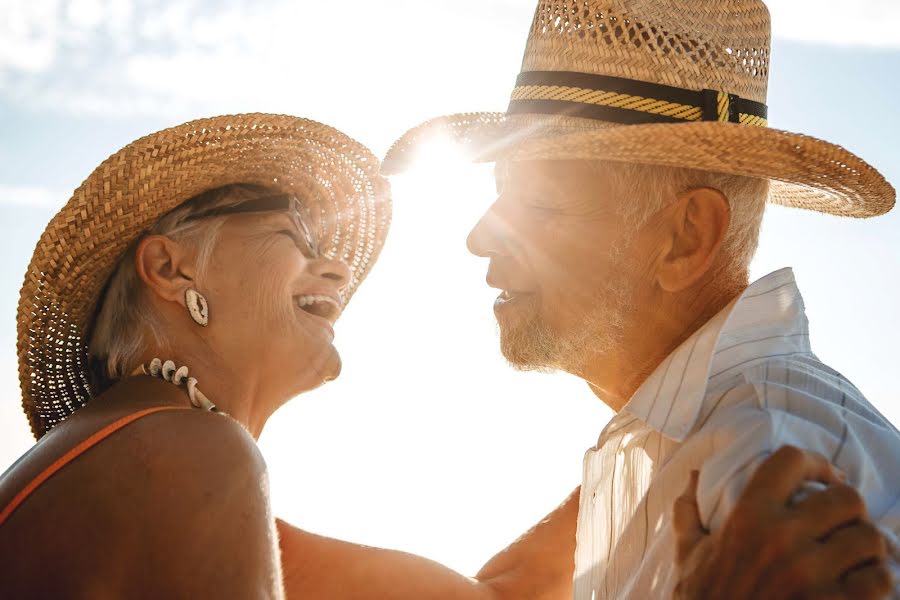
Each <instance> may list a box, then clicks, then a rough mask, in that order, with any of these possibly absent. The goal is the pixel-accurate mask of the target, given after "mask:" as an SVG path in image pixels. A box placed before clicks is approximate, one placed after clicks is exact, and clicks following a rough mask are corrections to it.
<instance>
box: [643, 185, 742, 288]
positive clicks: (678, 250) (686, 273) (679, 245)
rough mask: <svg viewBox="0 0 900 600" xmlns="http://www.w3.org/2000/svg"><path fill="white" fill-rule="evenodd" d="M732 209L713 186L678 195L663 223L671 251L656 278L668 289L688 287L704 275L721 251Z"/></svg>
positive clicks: (663, 261) (665, 257)
mask: <svg viewBox="0 0 900 600" xmlns="http://www.w3.org/2000/svg"><path fill="white" fill-rule="evenodd" d="M730 222H731V209H730V207H729V206H728V199H727V198H726V197H725V195H724V194H723V193H722V192H720V191H719V190H717V189H714V188H708V187H703V188H696V189H692V190H688V191H686V192H683V193H681V194H679V195H678V198H677V200H676V201H675V202H674V203H673V206H672V210H671V211H670V212H669V214H668V219H667V220H666V223H665V225H664V227H665V230H666V236H667V237H668V238H669V239H668V242H669V251H668V252H667V253H666V255H665V256H664V257H663V258H662V262H661V264H660V267H659V270H658V271H657V281H658V282H659V285H660V287H662V288H663V289H664V290H666V291H667V292H673V293H674V292H680V291H682V290H685V289H687V288H689V287H691V286H692V285H694V284H695V283H696V282H697V281H699V280H700V279H701V278H702V277H703V275H705V274H706V273H707V272H708V271H709V269H710V268H711V267H712V265H713V262H714V261H715V259H716V256H717V255H718V253H719V250H720V248H721V247H722V243H723V242H724V241H725V236H726V235H727V233H728V226H729V223H730Z"/></svg>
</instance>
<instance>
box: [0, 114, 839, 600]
mask: <svg viewBox="0 0 900 600" xmlns="http://www.w3.org/2000/svg"><path fill="white" fill-rule="evenodd" d="M389 222H390V197H389V188H388V186H387V184H386V182H385V181H384V180H383V179H382V178H381V176H380V175H379V173H378V161H377V160H375V158H374V157H373V156H372V155H371V153H370V152H369V151H368V150H367V149H365V148H364V147H362V146H361V145H359V144H358V143H356V142H355V141H353V140H351V139H350V138H348V137H346V136H345V135H343V134H342V133H340V132H338V131H335V130H334V129H332V128H330V127H327V126H324V125H321V124H318V123H314V122H312V121H308V120H304V119H299V118H295V117H286V116H274V115H261V114H254V115H237V116H226V117H217V118H211V119H204V120H200V121H194V122H191V123H187V124H184V125H181V126H179V127H174V128H171V129H168V130H164V131H161V132H158V133H155V134H152V135H150V136H147V137H145V138H142V139H140V140H137V141H136V142H134V143H132V144H129V145H128V146H126V147H125V148H123V149H122V150H120V151H119V152H117V153H116V154H114V155H113V156H112V157H110V158H109V159H108V160H106V161H105V162H103V163H102V164H101V165H100V166H99V167H98V168H97V169H96V170H95V171H94V172H93V173H92V174H91V175H90V177H88V179H87V180H86V181H85V182H84V184H82V186H81V187H79V188H78V190H76V192H75V194H74V195H73V197H72V199H71V200H70V201H69V203H68V204H67V205H66V206H65V207H64V208H63V209H62V210H61V211H60V212H59V214H57V215H56V217H55V218H54V219H53V220H52V221H51V222H50V224H49V226H48V227H47V229H46V231H45V232H44V234H43V236H42V237H41V239H40V242H39V243H38V245H37V249H36V251H35V254H34V257H33V259H32V262H31V265H30V266H29V268H28V272H27V276H26V280H25V284H24V287H23V289H22V293H21V299H20V304H19V311H18V332H19V335H18V354H19V370H20V377H21V385H22V392H23V406H24V409H25V412H26V414H27V416H28V418H29V421H30V423H31V427H32V430H33V432H34V434H35V436H36V437H37V438H38V443H37V444H36V445H35V446H34V447H33V448H32V449H31V450H30V451H29V452H28V453H27V454H26V455H25V456H23V457H22V458H21V459H20V460H19V461H18V462H17V463H16V464H14V465H13V466H12V467H11V468H10V469H9V470H8V471H7V472H6V474H5V475H4V476H3V477H2V479H0V564H2V566H3V578H2V581H0V595H2V596H3V597H9V598H142V597H148V598H150V597H152V598H169V597H178V598H281V597H283V596H284V595H285V591H287V595H288V596H290V597H308V598H381V599H384V598H398V599H399V598H417V599H423V598H460V599H462V598H469V599H473V600H475V599H500V598H528V597H534V598H538V597H540V598H566V597H567V596H569V595H570V594H571V580H572V553H573V550H574V529H575V514H576V512H577V505H578V494H577V491H576V493H575V494H573V495H572V496H571V497H570V498H569V500H567V501H566V502H565V503H564V504H563V505H562V506H561V507H560V508H559V509H558V510H557V511H555V512H554V513H552V514H551V515H550V516H549V517H548V518H547V519H546V520H544V521H543V522H542V523H541V524H540V525H538V526H537V527H535V528H534V529H532V530H531V531H530V532H528V533H527V534H526V535H525V536H523V537H522V538H521V539H520V540H519V541H517V542H516V543H515V544H513V545H512V546H510V548H508V549H507V550H506V551H504V552H502V553H501V554H499V555H498V556H497V557H495V558H494V559H493V560H491V561H490V562H489V563H488V565H486V566H485V568H484V569H483V570H482V572H481V573H480V574H479V576H478V577H477V578H474V579H470V578H466V577H463V576H461V575H458V574H457V573H454V572H452V571H450V570H448V569H445V568H444V567H441V566H440V565H437V564H435V563H433V562H431V561H427V560H425V559H421V558H419V557H414V556H411V555H408V554H404V553H400V552H393V551H388V550H380V549H375V548H367V547H363V546H358V545H354V544H349V543H345V542H340V541H337V540H331V539H328V538H322V537H318V536H314V535H312V534H309V533H306V532H304V531H301V530H299V529H296V528H294V527H291V526H290V525H288V524H286V523H283V522H281V521H278V522H277V524H276V521H275V520H274V519H273V517H272V515H271V513H270V505H269V498H268V485H267V479H266V467H265V464H264V461H263V459H262V457H261V456H260V453H259V450H258V449H257V447H256V444H255V438H256V437H257V436H258V435H259V434H260V432H261V431H262V429H263V427H264V425H265V423H266V420H267V419H268V418H269V416H270V415H272V413H273V412H274V411H275V410H276V409H277V408H278V407H279V406H281V405H282V404H284V403H285V402H287V401H288V400H289V399H291V398H292V397H295V396H297V395H298V394H301V393H303V392H306V391H309V390H312V389H313V388H316V387H317V386H319V385H321V384H322V383H324V382H327V381H329V380H331V379H334V378H335V377H337V376H338V374H339V373H340V369H341V362H340V358H339V355H338V353H337V351H336V350H335V348H334V345H333V336H334V333H333V330H332V324H333V323H334V321H335V319H337V318H338V316H339V315H340V314H341V311H342V310H343V308H344V306H345V305H346V303H347V301H348V300H349V299H350V298H351V296H352V295H353V293H354V291H355V290H356V289H357V287H358V285H359V284H360V282H361V281H362V280H363V279H364V277H365V276H366V274H367V273H368V272H369V269H370V268H371V266H372V264H373V262H374V261H375V259H376V258H377V256H378V254H379V251H380V250H381V247H382V245H383V243H384V239H385V235H386V233H387V230H388V225H389ZM776 458H778V456H776ZM788 458H790V459H791V460H793V461H794V465H795V469H794V470H793V472H792V474H791V475H790V476H788V477H787V478H786V477H785V476H784V473H786V471H785V470H784V469H782V468H778V469H776V470H775V471H773V474H771V475H770V479H769V480H768V481H766V482H763V483H761V485H760V486H753V485H751V486H750V489H751V490H753V489H757V491H758V489H759V488H760V487H762V488H766V487H771V486H772V481H771V477H772V476H775V477H776V478H777V479H780V480H781V485H782V486H785V485H786V486H787V487H788V488H789V487H791V486H792V485H794V484H796V483H797V482H796V481H794V480H793V479H797V481H799V480H802V479H803V478H807V477H813V478H819V479H823V478H824V479H827V478H829V477H832V476H833V474H831V473H830V472H827V471H828V470H827V467H823V465H822V464H821V463H820V462H817V461H816V460H815V459H814V458H810V457H804V456H803V455H794V456H793V457H792V458H791V457H788ZM784 459H785V457H784V456H781V458H780V460H784ZM788 479H790V480H788ZM684 506H685V507H686V508H685V510H686V511H687V512H685V514H686V515H688V517H686V518H685V519H683V520H684V522H685V523H686V525H685V528H684V531H685V532H686V533H685V536H686V537H685V539H686V540H687V541H685V542H684V548H685V551H684V553H683V554H684V556H685V557H688V556H689V555H690V554H691V553H693V554H696V555H704V556H709V555H713V554H715V552H712V550H714V549H716V548H718V546H717V542H716V541H715V540H710V539H703V538H704V536H703V535H702V528H700V527H699V525H697V524H694V523H692V521H691V519H690V518H689V516H690V515H691V514H692V513H691V506H692V504H691V503H690V502H687V503H686V504H684ZM751 509H753V506H750V507H749V508H748V511H746V512H747V514H751V513H752V514H756V513H754V510H751ZM757 512H758V511H757ZM745 516H746V515H745ZM788 518H792V519H794V520H795V521H796V520H797V515H791V514H783V515H777V516H772V517H771V518H767V519H766V522H765V523H763V524H762V526H761V528H760V531H763V532H764V531H767V529H766V527H769V528H771V527H775V526H777V525H778V524H779V520H778V519H788ZM757 541H758V542H760V543H764V541H765V536H763V535H760V536H759V539H758V540H757ZM279 542H280V546H281V547H280V551H279ZM748 543H749V542H748ZM732 547H734V544H732ZM695 548H696V550H695ZM700 548H703V550H700ZM747 549H748V546H747V545H746V544H745V545H744V546H741V547H740V550H741V551H742V552H743V551H746V550H747ZM751 550H752V548H751ZM783 550H784V551H788V550H790V546H789V545H788V546H785V547H784V549H783ZM783 554H784V552H782V553H781V554H779V553H778V552H775V553H772V554H771V560H770V561H769V562H764V561H761V562H760V565H759V567H758V568H759V572H760V573H762V572H765V569H771V568H774V567H773V563H777V561H778V560H779V559H780V557H782V556H783ZM722 556H723V560H726V561H727V560H729V559H733V558H734V556H735V555H734V554H732V555H728V554H727V552H726V553H724V554H722ZM695 563H696V561H694V562H691V561H688V560H685V572H686V581H688V582H691V581H693V582H694V583H696V582H697V581H700V582H701V583H702V584H703V585H706V582H708V581H709V580H710V579H711V578H712V577H714V576H715V575H716V574H717V573H718V572H719V571H721V569H718V570H717V568H716V565H714V564H710V561H708V560H707V561H705V562H704V563H703V564H695ZM732 563H734V561H733V560H732ZM777 566H778V564H775V567H777ZM744 571H747V569H744ZM723 572H724V571H723ZM768 572H770V573H771V570H770V571H768ZM692 574H693V579H692V578H691V575H692ZM751 574H752V573H751ZM744 578H745V579H747V577H746V573H745V577H744ZM684 589H693V588H688V587H685V588H684ZM698 589H702V586H701V587H700V588H698ZM751 589H752V588H751Z"/></svg>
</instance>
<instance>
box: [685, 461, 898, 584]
mask: <svg viewBox="0 0 900 600" xmlns="http://www.w3.org/2000/svg"><path fill="white" fill-rule="evenodd" d="M698 477H699V474H698V473H697V472H696V471H695V472H694V473H693V474H692V477H691V482H690V483H689V485H688V488H687V490H686V491H685V493H684V494H683V495H682V496H681V497H680V498H678V500H676V502H675V513H674V525H675V532H676V539H677V544H678V549H677V557H678V567H679V571H680V577H679V584H678V586H677V588H676V590H675V598H676V599H677V600H702V599H706V598H710V599H719V598H729V599H732V600H745V599H750V598H765V599H766V600H779V599H785V600H787V599H795V598H797V599H804V598H817V599H818V598H822V599H828V600H832V599H834V600H837V599H843V598H853V599H863V600H868V599H879V598H886V597H887V596H888V595H889V594H890V592H891V590H892V586H893V583H892V581H891V575H890V572H889V571H888V568H887V566H886V564H885V557H886V553H887V548H886V543H885V540H884V538H883V537H882V536H881V534H880V533H879V532H878V530H877V529H876V528H875V526H874V525H873V524H872V523H871V522H870V521H869V520H868V515H867V513H866V506H865V502H864V501H863V500H862V498H861V497H860V496H859V494H858V493H857V492H856V490H854V489H853V488H852V487H850V486H848V485H845V484H844V483H843V475H842V474H840V473H839V472H838V471H837V470H836V469H835V468H834V467H833V466H832V465H831V464H830V463H829V462H828V461H827V460H826V459H825V458H824V457H822V456H820V455H818V454H814V453H809V452H804V451H801V450H798V449H797V448H793V447H790V446H786V447H784V448H781V449H780V450H778V451H777V452H776V453H775V454H773V455H772V456H771V457H769V459H768V460H766V461H765V462H764V463H763V464H762V465H761V466H760V467H759V469H758V470H757V471H756V473H755V474H754V475H753V478H752V479H751V481H750V483H749V484H748V485H747V488H746V489H745V490H744V493H743V495H742V496H741V498H740V499H739V500H738V502H737V504H736V506H735V509H734V511H733V512H732V513H731V515H729V517H728V519H727V521H726V523H725V524H724V525H723V526H722V527H721V528H720V529H719V530H718V531H715V532H713V533H712V534H709V533H708V532H707V531H706V530H705V529H704V528H703V525H702V523H701V521H700V512H699V509H698V507H697V500H696V494H697V480H698ZM810 481H815V482H821V483H823V484H826V485H827V488H826V489H825V490H823V491H819V492H814V493H812V494H811V495H809V496H807V497H806V498H804V499H803V500H801V501H800V502H797V503H793V504H792V503H791V499H792V498H793V497H794V495H795V493H796V492H797V491H798V490H799V489H801V487H802V486H803V484H804V482H810Z"/></svg>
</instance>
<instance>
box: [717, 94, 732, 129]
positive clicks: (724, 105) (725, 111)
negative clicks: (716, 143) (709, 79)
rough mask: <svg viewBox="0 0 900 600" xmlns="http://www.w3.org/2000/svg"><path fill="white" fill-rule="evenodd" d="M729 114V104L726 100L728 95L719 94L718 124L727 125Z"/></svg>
mask: <svg viewBox="0 0 900 600" xmlns="http://www.w3.org/2000/svg"><path fill="white" fill-rule="evenodd" d="M730 112H731V102H730V101H729V99H728V94H726V93H725V92H719V122H720V123H727V122H728V115H729V114H730Z"/></svg>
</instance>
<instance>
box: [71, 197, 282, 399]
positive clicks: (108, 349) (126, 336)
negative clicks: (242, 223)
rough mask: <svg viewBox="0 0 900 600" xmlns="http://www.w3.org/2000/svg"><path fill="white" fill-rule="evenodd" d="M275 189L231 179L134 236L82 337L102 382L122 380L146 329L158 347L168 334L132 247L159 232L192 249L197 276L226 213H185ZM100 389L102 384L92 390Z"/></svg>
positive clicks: (238, 201)
mask: <svg viewBox="0 0 900 600" xmlns="http://www.w3.org/2000/svg"><path fill="white" fill-rule="evenodd" d="M274 192H275V190H273V189H271V188H268V187H266V186H262V185H255V184H233V185H227V186H223V187H219V188H215V189H212V190H208V191H206V192H203V193H202V194H199V195H198V196H194V197H193V198H191V199H190V200H188V201H186V202H184V203H183V204H181V205H179V206H177V207H176V208H174V209H172V210H171V211H169V212H168V213H166V214H165V215H163V216H162V217H160V219H159V220H158V221H157V222H156V223H155V224H154V225H153V226H152V227H151V228H150V229H149V230H147V231H146V232H145V233H144V234H143V235H141V236H139V237H138V238H137V239H136V240H134V241H133V242H132V243H131V244H130V245H129V246H128V249H127V250H126V251H125V254H124V255H123V256H122V258H121V259H120V260H119V263H118V265H116V267H115V269H114V270H113V274H112V276H111V277H110V279H109V282H108V284H107V288H106V293H105V295H104V296H103V297H102V298H101V299H100V302H101V304H100V307H99V311H98V313H97V317H96V320H95V321H94V326H93V329H92V332H91V334H90V339H89V342H88V356H89V358H90V361H91V362H92V363H93V364H94V365H96V367H97V368H99V370H100V373H98V375H101V376H102V379H103V380H105V381H104V383H105V384H107V385H108V384H109V383H111V382H114V381H117V380H119V379H122V378H123V377H125V376H126V375H128V374H129V372H130V370H131V369H133V368H134V366H135V364H136V363H137V361H138V357H139V356H140V354H141V352H142V350H143V349H144V347H145V345H146V342H147V340H146V339H145V338H144V333H143V332H144V331H149V332H150V333H151V334H152V335H153V337H154V339H155V341H156V343H157V345H158V346H160V347H162V348H165V347H167V345H168V339H167V337H166V335H165V333H164V332H163V330H162V325H161V323H160V322H159V319H158V318H157V316H156V315H155V314H154V312H153V310H152V307H151V304H150V302H149V301H148V299H147V297H146V294H145V291H144V286H143V285H142V284H141V281H140V279H139V278H138V274H137V271H136V270H135V264H134V263H135V252H136V250H137V246H138V244H139V243H140V241H141V240H142V239H143V238H144V237H146V236H148V235H164V236H166V237H168V238H170V239H172V240H175V241H177V242H180V243H183V244H186V245H188V246H189V247H191V248H192V249H193V250H194V251H196V252H197V279H198V280H202V279H203V273H204V271H205V269H206V267H207V265H208V263H209V259H210V257H211V255H212V252H213V249H214V248H215V244H216V240H217V239H218V233H219V229H220V228H221V226H222V224H223V223H224V222H225V220H226V219H227V218H228V217H227V216H215V217H209V218H204V219H202V220H200V219H198V220H191V217H193V216H195V215H198V214H200V213H202V212H205V211H208V210H211V209H215V208H228V207H232V206H236V205H238V204H241V203H243V202H247V201H250V200H256V199H258V198H261V197H263V196H268V195H270V194H272V193H274ZM94 391H95V393H100V392H101V391H103V390H102V389H97V390H94Z"/></svg>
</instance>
